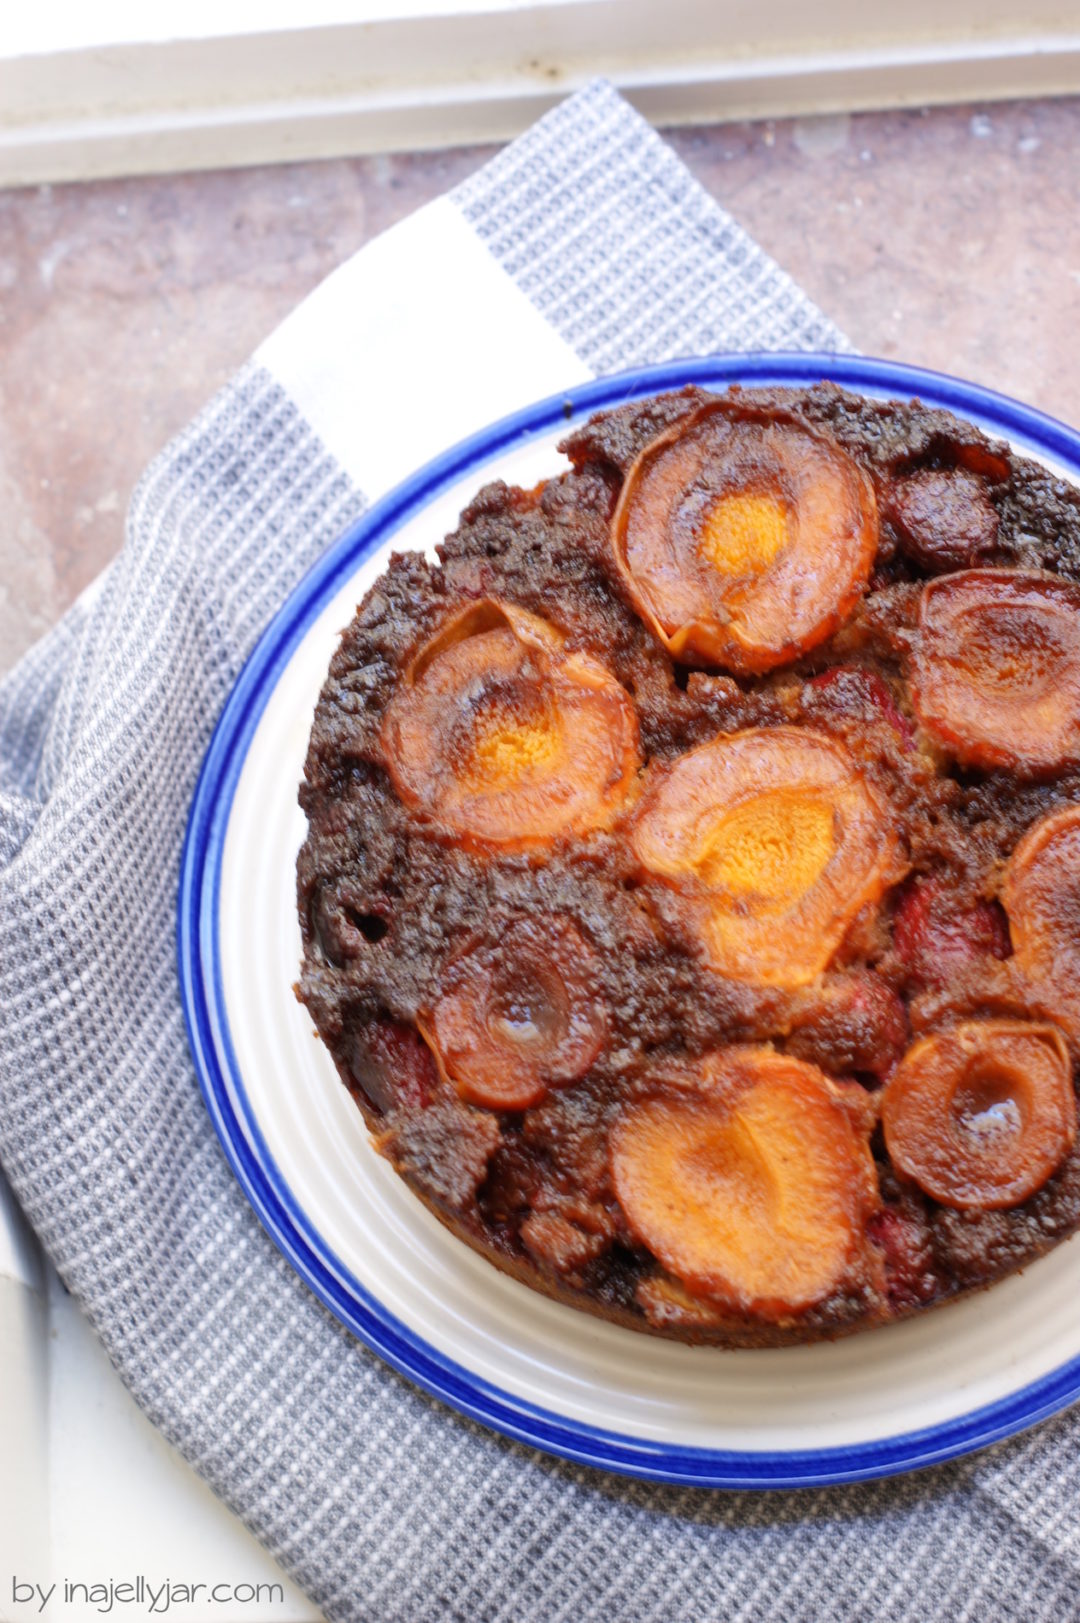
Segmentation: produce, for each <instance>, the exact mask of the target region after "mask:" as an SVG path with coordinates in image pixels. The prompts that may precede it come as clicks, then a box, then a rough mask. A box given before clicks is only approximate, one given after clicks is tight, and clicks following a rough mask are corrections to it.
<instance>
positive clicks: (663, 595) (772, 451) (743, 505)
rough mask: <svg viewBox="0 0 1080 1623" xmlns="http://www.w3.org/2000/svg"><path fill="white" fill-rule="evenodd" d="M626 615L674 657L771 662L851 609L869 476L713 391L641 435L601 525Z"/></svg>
mask: <svg viewBox="0 0 1080 1623" xmlns="http://www.w3.org/2000/svg"><path fill="white" fill-rule="evenodd" d="M612 538H613V545H614V549H615V557H616V562H617V564H618V567H619V570H620V572H621V574H622V576H623V579H624V581H625V584H626V587H627V590H628V592H629V595H630V597H631V600H632V601H633V603H634V606H635V608H636V609H637V610H638V613H639V614H641V616H642V617H643V619H645V620H646V621H647V622H648V624H649V625H650V626H651V627H652V628H653V630H654V631H655V632H656V634H657V635H658V636H659V637H660V639H661V641H662V642H663V643H664V645H665V647H666V648H667V649H668V651H669V652H670V653H671V654H672V655H673V657H674V658H676V659H683V660H687V661H690V662H693V661H700V662H701V663H702V664H705V665H717V666H720V667H722V668H723V669H725V670H730V671H737V672H740V673H756V672H761V671H767V670H771V669H772V668H773V667H774V666H776V665H780V664H783V663H784V662H785V661H786V660H791V659H795V658H796V657H797V656H798V655H799V654H801V653H805V652H806V651H807V650H808V649H810V648H813V647H815V646H816V645H817V644H818V643H819V642H822V641H824V639H825V638H826V637H828V636H830V635H831V633H832V632H833V631H835V630H836V628H837V627H838V626H839V625H840V624H841V623H842V622H843V620H844V619H845V618H846V617H847V615H848V614H849V613H850V612H851V610H852V608H853V607H854V605H855V603H856V601H857V600H858V598H859V596H860V594H861V593H862V591H863V589H864V587H865V586H866V583H867V580H868V579H869V576H870V571H871V568H872V565H873V561H874V554H875V551H876V548H877V540H878V522H877V508H876V504H875V498H874V491H873V486H872V484H871V482H870V480H869V478H868V477H867V475H866V474H865V473H863V472H862V471H861V470H860V469H859V468H858V467H857V466H856V465H855V463H854V462H853V461H852V460H851V458H850V457H849V456H848V455H847V453H846V452H845V451H844V450H843V449H842V448H841V447H840V446H839V445H838V444H836V443H834V442H833V441H832V440H830V439H827V438H826V437H825V436H824V435H822V434H819V433H816V432H813V431H811V430H810V429H809V428H806V427H804V426H803V425H802V424H799V423H797V422H795V421H794V420H793V419H791V418H789V417H787V416H786V415H785V414H784V413H782V412H779V411H769V410H761V409H751V408H749V407H747V406H745V405H742V404H740V403H739V402H738V401H737V400H731V399H718V400H715V401H710V402H708V403H707V404H705V405H703V406H701V407H699V408H698V410H697V411H695V412H693V413H691V414H690V415H689V416H687V417H685V418H682V419H681V420H680V421H679V422H677V423H676V424H674V426H673V427H672V428H670V429H669V430H668V431H667V432H666V433H664V434H661V435H660V436H659V437H658V438H657V439H655V440H653V441H652V443H651V444H649V445H647V446H646V447H645V449H644V450H643V451H642V453H641V455H640V456H639V457H638V459H637V461H636V462H635V463H634V465H633V467H632V468H631V469H630V472H629V473H628V475H627V478H626V482H625V484H624V486H623V490H622V494H621V496H620V498H619V503H618V507H617V508H616V512H615V516H614V519H613V521H612Z"/></svg>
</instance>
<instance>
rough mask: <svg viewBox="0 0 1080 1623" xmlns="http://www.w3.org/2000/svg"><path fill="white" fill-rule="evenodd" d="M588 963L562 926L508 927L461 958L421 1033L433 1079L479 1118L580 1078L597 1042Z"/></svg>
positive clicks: (527, 923) (600, 1041)
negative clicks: (438, 1074) (482, 1111)
mask: <svg viewBox="0 0 1080 1623" xmlns="http://www.w3.org/2000/svg"><path fill="white" fill-rule="evenodd" d="M598 968H599V966H598V964H597V960H596V955H595V953H594V952H593V950H592V948H591V947H590V946H589V945H588V943H587V942H586V941H585V938H584V937H583V936H582V934H581V932H580V930H578V928H577V927H576V925H574V924H572V923H571V922H570V920H569V919H565V918H560V917H554V916H543V915H541V916H538V917H534V918H520V919H515V920H514V921H513V922H512V923H510V924H509V926H508V927H507V928H506V929H504V930H502V931H500V933H499V934H498V935H497V936H492V937H490V938H489V939H485V940H484V941H482V942H481V943H480V944H479V945H478V946H476V947H474V948H473V949H472V950H470V951H469V952H466V953H465V954H463V955H462V956H461V957H460V958H458V959H457V960H455V961H454V962H453V963H452V964H451V965H450V967H449V969H448V970H447V972H446V975H445V977H444V982H443V990H442V996H441V997H440V998H439V1001H438V1002H437V1003H436V1005H435V1007H434V1009H433V1010H432V1012H431V1014H430V1016H429V1017H427V1018H426V1019H424V1020H423V1022H422V1026H423V1029H424V1031H425V1035H426V1036H427V1038H428V1041H429V1042H430V1044H431V1046H432V1048H433V1049H434V1051H435V1055H436V1058H437V1060H438V1063H439V1068H440V1070H441V1071H442V1073H443V1075H444V1076H446V1077H448V1078H449V1080H450V1081H451V1082H452V1083H453V1084H454V1086H455V1087H456V1089H457V1091H458V1093H459V1094H460V1095H461V1097H462V1098H463V1099H468V1100H470V1101H471V1102H472V1103H473V1104H478V1105H486V1106H487V1108H488V1109H489V1110H528V1109H529V1108H530V1107H531V1106H533V1105H537V1104H539V1103H540V1101H541V1099H542V1098H543V1097H544V1095H545V1094H546V1093H547V1091H548V1089H549V1088H558V1087H565V1086H566V1085H567V1084H568V1083H570V1082H576V1081H578V1080H579V1078H581V1077H583V1076H584V1075H585V1073H586V1071H588V1069H589V1067H590V1066H591V1065H592V1064H593V1062H594V1061H595V1060H596V1058H597V1056H598V1055H599V1053H600V1051H601V1049H602V1048H603V1046H604V1043H605V1040H606V1038H607V1031H608V1019H607V1009H606V1005H605V1002H604V999H603V996H602V994H601V992H600V989H599V978H598Z"/></svg>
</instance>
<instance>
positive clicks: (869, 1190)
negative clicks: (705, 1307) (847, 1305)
mask: <svg viewBox="0 0 1080 1623" xmlns="http://www.w3.org/2000/svg"><path fill="white" fill-rule="evenodd" d="M852 1086H854V1085H852ZM868 1132H869V1119H867V1120H866V1122H865V1123H863V1124H861V1125H860V1124H859V1118H858V1113H857V1112H853V1111H852V1110H849V1109H848V1108H847V1107H846V1105H845V1101H844V1092H843V1089H842V1088H841V1087H840V1086H839V1085H837V1084H835V1083H833V1082H830V1080H829V1078H828V1077H826V1076H825V1074H824V1073H823V1072H822V1071H819V1070H818V1069H817V1068H816V1066H813V1065H807V1064H804V1063H803V1062H802V1061H800V1060H795V1059H790V1058H788V1057H787V1056H786V1055H783V1054H777V1053H775V1052H774V1051H773V1050H772V1049H766V1048H763V1049H723V1050H720V1051H719V1052H717V1053H715V1054H712V1055H709V1056H708V1057H707V1058H706V1059H705V1060H704V1061H702V1062H701V1065H700V1073H699V1077H698V1085H697V1086H694V1087H689V1088H688V1087H679V1088H678V1089H673V1090H671V1091H669V1092H666V1093H661V1094H658V1095H657V1096H655V1097H653V1098H651V1099H648V1100H646V1101H645V1102H644V1103H641V1104H636V1105H633V1106H631V1107H629V1108H628V1109H627V1111H626V1113H625V1114H624V1115H623V1117H622V1118H621V1120H620V1121H619V1122H618V1123H617V1125H616V1127H615V1129H614V1131H613V1133H612V1138H611V1172H612V1181H613V1184H614V1188H615V1192H616V1195H617V1197H618V1200H619V1204H620V1206H621V1207H622V1210H623V1213H624V1215H625V1217H626V1220H627V1223H628V1224H629V1227H630V1229H631V1231H632V1232H633V1234H634V1235H635V1236H636V1238H637V1239H638V1240H639V1241H640V1242H641V1243H642V1244H643V1245H645V1246H647V1247H648V1249H649V1250H650V1251H651V1252H652V1253H653V1255H654V1256H656V1257H657V1258H658V1259H659V1260H660V1262H661V1263H662V1264H663V1266H664V1267H665V1268H666V1269H667V1270H668V1272H669V1273H670V1274H673V1275H674V1276H675V1278H676V1279H677V1280H679V1281H680V1282H681V1283H682V1284H683V1285H684V1286H685V1287H686V1289H687V1290H688V1291H689V1292H691V1293H692V1294H693V1295H694V1296H704V1297H707V1298H708V1299H709V1300H710V1301H713V1302H716V1303H719V1304H720V1305H721V1306H723V1307H725V1308H727V1309H729V1310H731V1311H734V1312H736V1313H738V1314H741V1315H745V1316H748V1317H753V1318H760V1319H766V1320H770V1321H773V1322H777V1321H779V1320H783V1319H786V1318H789V1317H791V1316H792V1315H793V1314H797V1313H800V1312H803V1311H804V1310H805V1309H807V1308H809V1307H812V1306H813V1305H814V1304H815V1303H817V1302H820V1301H823V1300H824V1299H825V1298H826V1297H828V1296H829V1295H830V1294H831V1293H832V1292H834V1291H835V1290H836V1289H837V1288H838V1287H839V1286H841V1285H842V1284H844V1283H847V1282H851V1281H852V1280H853V1278H854V1277H855V1276H856V1275H857V1274H858V1272H859V1266H860V1259H861V1258H862V1257H863V1256H864V1254H865V1250H866V1223H867V1219H868V1218H869V1216H870V1214H871V1213H872V1212H873V1211H874V1210H875V1209H876V1207H877V1205H878V1202H879V1195H878V1189H877V1176H876V1172H875V1170H874V1164H873V1160H872V1158H871V1155H870V1150H869V1139H868Z"/></svg>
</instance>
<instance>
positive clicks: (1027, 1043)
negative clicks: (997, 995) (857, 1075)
mask: <svg viewBox="0 0 1080 1623" xmlns="http://www.w3.org/2000/svg"><path fill="white" fill-rule="evenodd" d="M881 1120H882V1125H883V1127H884V1130H885V1143H886V1146H887V1148H888V1151H889V1158H890V1160H891V1161H892V1163H893V1165H894V1166H895V1167H896V1168H897V1170H898V1171H899V1172H901V1173H903V1174H904V1175H906V1176H907V1177H909V1178H911V1179H912V1180H913V1181H914V1182H915V1183H917V1184H918V1186H919V1188H920V1189H922V1190H923V1192H924V1193H925V1194H927V1195H930V1196H931V1197H932V1198H933V1199H934V1200H937V1201H940V1202H941V1203H942V1204H943V1205H945V1206H955V1207H960V1208H962V1209H967V1208H970V1209H974V1210H996V1209H998V1208H1002V1207H1009V1206H1019V1205H1020V1204H1021V1203H1022V1202H1023V1201H1025V1200H1027V1199H1028V1198H1029V1197H1030V1196H1031V1195H1033V1194H1034V1193H1035V1192H1036V1190H1038V1189H1041V1188H1042V1186H1043V1184H1044V1183H1045V1182H1046V1180H1047V1179H1048V1178H1049V1177H1051V1176H1052V1174H1053V1173H1054V1172H1056V1171H1057V1169H1058V1167H1059V1166H1060V1165H1061V1162H1062V1161H1063V1160H1064V1158H1065V1156H1066V1154H1067V1153H1068V1151H1069V1150H1070V1149H1071V1148H1072V1145H1073V1142H1074V1140H1075V1138H1076V1101H1075V1096H1074V1093H1073V1084H1072V1067H1071V1065H1070V1062H1069V1054H1068V1050H1067V1048H1066V1046H1065V1039H1064V1038H1063V1037H1062V1035H1061V1032H1060V1031H1059V1030H1058V1029H1057V1027H1056V1026H1052V1025H1048V1024H1045V1025H1044V1024H1036V1023H1035V1022H1030V1023H1029V1022H1025V1021H1022V1020H971V1021H967V1022H965V1023H963V1024H961V1025H958V1026H954V1027H953V1028H952V1029H950V1030H948V1031H942V1032H936V1033H934V1034H933V1035H932V1036H929V1037H922V1038H920V1039H919V1041H918V1042H916V1043H914V1044H913V1045H912V1047H911V1048H910V1049H909V1050H908V1052H907V1053H906V1054H905V1055H904V1058H903V1059H902V1060H901V1062H900V1065H899V1066H898V1068H897V1070H896V1071H895V1072H894V1073H893V1076H892V1078H891V1079H890V1081H889V1082H888V1083H887V1084H886V1086H885V1090H884V1093H883V1094H882V1100H881Z"/></svg>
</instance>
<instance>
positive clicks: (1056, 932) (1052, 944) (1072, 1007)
mask: <svg viewBox="0 0 1080 1623" xmlns="http://www.w3.org/2000/svg"><path fill="white" fill-rule="evenodd" d="M1001 900H1002V904H1003V906H1004V908H1005V912H1006V913H1007V914H1008V918H1009V930H1010V933H1011V935H1012V944H1013V962H1014V963H1015V965H1016V967H1017V969H1018V970H1020V971H1021V973H1022V974H1024V975H1026V976H1027V977H1028V979H1029V980H1031V981H1033V982H1035V983H1037V984H1041V985H1043V986H1045V987H1046V988H1048V989H1049V991H1050V1001H1051V1002H1054V1001H1060V1002H1061V1004H1062V1006H1063V1009H1064V1010H1065V1011H1066V1012H1068V1011H1072V1012H1071V1018H1070V1019H1069V1020H1068V1022H1067V1023H1068V1024H1069V1025H1070V1026H1072V1027H1080V929H1078V928H1077V920H1078V918H1080V806H1067V807H1066V808H1065V810H1064V811H1059V812H1054V813H1053V814H1052V815H1051V816H1050V817H1044V818H1043V819H1042V820H1041V821H1040V822H1038V823H1036V824H1035V825H1034V827H1033V828H1030V829H1029V830H1028V832H1027V833H1026V834H1025V835H1024V838H1023V839H1022V840H1021V841H1020V844H1019V845H1018V846H1017V847H1016V850H1015V851H1014V852H1013V854H1012V856H1011V857H1010V859H1009V865H1008V867H1007V868H1006V870H1005V878H1004V882H1003V884H1002V890H1001Z"/></svg>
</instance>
